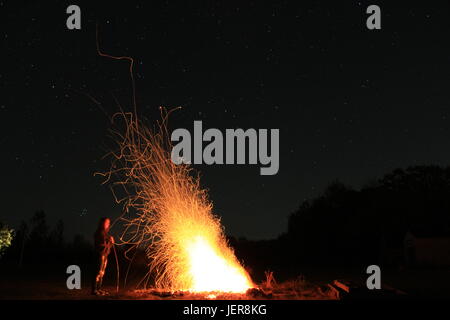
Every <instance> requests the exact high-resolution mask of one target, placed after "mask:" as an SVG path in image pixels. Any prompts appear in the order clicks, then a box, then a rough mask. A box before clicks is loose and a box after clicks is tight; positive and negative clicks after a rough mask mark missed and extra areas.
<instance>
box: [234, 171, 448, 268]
mask: <svg viewBox="0 0 450 320" xmlns="http://www.w3.org/2000/svg"><path fill="white" fill-rule="evenodd" d="M413 230H420V231H426V233H428V234H431V235H433V234H436V235H439V234H441V235H442V234H450V167H445V168H442V167H439V166H415V167H409V168H407V169H405V170H403V169H396V170H394V171H392V172H390V173H388V174H386V175H385V176H384V177H382V178H381V179H379V180H377V181H375V182H373V183H371V184H370V185H367V186H365V187H363V188H361V189H360V190H355V189H353V188H351V187H349V186H345V185H344V184H342V183H340V182H338V181H335V182H333V183H331V184H330V185H329V186H328V187H327V188H326V189H325V190H324V192H323V193H322V194H321V195H320V196H319V197H317V198H316V199H312V200H309V201H305V202H303V203H302V204H301V205H300V206H299V208H298V209H297V210H296V211H295V212H293V213H291V214H290V216H289V222H288V230H287V232H285V233H284V234H282V235H280V236H279V237H278V238H277V239H276V240H271V241H247V240H245V239H239V240H237V239H231V243H232V244H233V245H234V246H235V248H236V253H237V255H238V256H239V257H240V258H241V259H242V260H243V261H245V263H246V264H247V265H249V266H250V268H252V266H254V267H255V268H256V269H258V274H259V275H261V272H262V270H263V269H272V270H274V269H279V270H286V269H295V270H298V268H299V267H301V266H305V265H310V266H360V265H362V264H365V265H369V264H379V265H384V266H399V265H402V264H403V262H404V261H403V258H404V255H403V241H404V237H405V234H406V232H408V231H413Z"/></svg>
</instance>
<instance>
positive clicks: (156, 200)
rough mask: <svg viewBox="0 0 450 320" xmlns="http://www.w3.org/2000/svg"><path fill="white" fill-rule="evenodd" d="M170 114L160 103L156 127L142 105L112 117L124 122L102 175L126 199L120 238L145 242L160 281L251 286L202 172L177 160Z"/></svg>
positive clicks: (172, 287)
mask: <svg viewBox="0 0 450 320" xmlns="http://www.w3.org/2000/svg"><path fill="white" fill-rule="evenodd" d="M169 114H170V112H168V111H166V109H164V108H161V115H162V120H161V121H159V122H157V124H156V125H155V127H154V128H153V130H152V129H150V128H149V127H147V126H145V125H144V123H143V122H141V121H139V120H138V119H137V117H136V113H119V114H116V115H115V116H114V117H113V122H117V121H118V120H119V118H120V120H121V121H122V124H123V126H121V128H122V130H117V131H114V132H113V133H114V136H115V138H114V141H116V142H117V147H118V148H117V151H116V152H112V153H111V154H110V155H111V156H112V165H111V169H110V170H109V171H108V172H107V173H104V174H103V175H104V176H105V177H106V180H105V183H107V182H108V183H111V186H112V190H113V194H114V195H115V198H116V200H117V201H118V202H119V203H123V204H124V207H125V211H124V212H125V213H124V215H123V216H122V217H121V220H122V222H123V224H124V232H123V234H122V235H121V237H120V241H121V243H122V244H132V245H134V246H140V247H145V249H146V254H147V256H148V258H149V261H150V265H149V272H154V274H155V275H156V278H155V287H156V288H158V289H163V290H168V291H190V292H232V293H243V292H246V291H247V290H248V289H249V288H252V287H254V284H253V283H252V280H251V279H250V277H249V275H248V273H247V272H246V271H245V269H244V268H243V267H242V265H241V264H240V262H239V261H238V260H237V258H236V256H235V255H234V252H233V250H232V249H231V247H230V246H229V245H228V243H227V241H226V238H225V234H224V229H223V227H222V225H221V222H220V219H219V217H218V216H216V215H215V214H214V213H213V205H212V203H211V201H210V200H209V199H208V195H207V192H206V190H205V189H203V188H202V187H201V186H200V179H199V175H198V174H196V173H195V172H194V171H193V169H192V167H191V166H190V165H188V164H174V163H173V162H172V160H171V150H172V145H171V141H170V134H169V132H168V129H167V119H168V117H169ZM118 188H119V189H121V191H119V192H118ZM123 191H125V194H126V195H125V196H121V197H119V196H118V194H119V193H122V192H123Z"/></svg>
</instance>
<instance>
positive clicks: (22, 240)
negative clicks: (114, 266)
mask: <svg viewBox="0 0 450 320" xmlns="http://www.w3.org/2000/svg"><path fill="white" fill-rule="evenodd" d="M89 260H92V245H91V244H90V242H89V241H87V240H86V239H84V238H83V237H82V236H81V235H76V236H75V237H74V239H73V240H72V241H71V242H68V241H67V240H66V239H65V237H64V223H63V221H62V220H58V221H57V222H56V224H55V225H54V226H53V227H50V226H49V225H48V222H47V217H46V214H45V212H44V211H42V210H41V211H37V212H36V213H35V214H34V215H33V216H32V217H31V219H30V220H29V221H22V222H21V224H20V226H19V227H18V228H17V230H15V231H14V238H13V241H12V245H11V247H10V248H8V250H6V253H5V256H4V257H3V258H2V261H3V262H8V263H9V264H16V263H17V265H18V266H26V265H36V264H42V265H51V264H55V263H64V262H66V261H70V262H71V263H75V262H79V263H83V262H85V261H89Z"/></svg>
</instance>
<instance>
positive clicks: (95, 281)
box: [92, 255, 102, 294]
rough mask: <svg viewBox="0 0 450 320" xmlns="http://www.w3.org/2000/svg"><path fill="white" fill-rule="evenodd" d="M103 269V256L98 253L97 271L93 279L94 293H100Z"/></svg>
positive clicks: (96, 260)
mask: <svg viewBox="0 0 450 320" xmlns="http://www.w3.org/2000/svg"><path fill="white" fill-rule="evenodd" d="M101 271H102V256H101V255H97V257H96V259H95V273H94V277H93V279H92V294H98V293H99V292H98V290H99V287H100V282H101Z"/></svg>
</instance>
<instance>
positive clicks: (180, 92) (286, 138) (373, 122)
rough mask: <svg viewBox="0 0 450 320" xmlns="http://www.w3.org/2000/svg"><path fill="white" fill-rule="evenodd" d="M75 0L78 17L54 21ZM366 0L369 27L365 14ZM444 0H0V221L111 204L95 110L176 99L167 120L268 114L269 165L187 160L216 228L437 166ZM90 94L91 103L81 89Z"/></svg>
mask: <svg viewBox="0 0 450 320" xmlns="http://www.w3.org/2000/svg"><path fill="white" fill-rule="evenodd" d="M70 4H77V5H79V6H80V7H81V12H82V14H81V15H82V29H81V30H68V29H67V28H66V19H67V17H68V15H67V14H66V7H67V6H68V5H70ZM370 4H378V5H379V6H380V7H381V12H382V29H381V30H375V31H370V30H368V29H367V28H366V18H367V16H368V15H367V14H366V13H365V11H366V8H367V6H368V5H370ZM449 9H450V3H448V1H442V2H441V1H430V2H425V1H422V3H421V4H416V3H414V2H410V1H408V2H406V1H390V2H385V1H370V2H368V1H272V2H266V1H189V2H187V1H186V2H183V3H182V2H181V1H169V0H167V1H155V0H151V1H138V2H134V1H110V2H102V1H70V2H68V1H39V2H38V1H33V2H31V1H30V2H25V1H24V2H22V1H12V0H10V1H1V2H0V13H1V21H2V26H1V28H0V39H1V60H0V61H1V62H0V65H1V67H0V93H1V95H0V128H1V129H0V130H1V135H0V145H1V150H2V151H1V157H0V161H1V169H2V179H1V180H2V181H1V184H0V185H1V187H0V188H1V190H0V194H1V200H2V208H1V211H0V220H2V221H4V222H7V223H8V224H10V225H11V226H13V227H15V226H17V225H18V223H19V222H20V221H21V220H27V219H29V218H30V217H31V216H32V214H33V213H34V212H35V211H36V210H39V209H42V210H45V212H46V213H47V215H48V218H49V222H50V224H54V223H55V222H56V220H57V219H63V221H64V223H65V226H66V235H67V236H68V237H72V236H73V235H74V234H76V233H81V234H84V235H85V236H91V235H92V233H93V231H94V230H95V227H96V223H97V220H98V218H99V217H101V216H111V217H113V218H114V217H117V216H118V215H119V213H120V210H121V207H120V206H118V205H116V204H115V203H114V201H113V197H112V195H111V192H110V190H109V189H108V187H107V186H102V185H101V182H102V179H101V178H100V177H98V176H94V173H95V172H97V171H103V170H104V169H105V168H106V167H108V165H109V162H108V160H102V156H103V155H105V154H106V153H107V152H108V151H109V149H108V148H109V146H110V145H111V141H110V140H109V138H108V132H107V131H108V129H109V128H110V123H109V121H108V118H107V116H106V115H105V113H104V112H103V110H104V111H106V113H107V114H109V115H111V114H112V113H114V112H116V111H118V106H117V105H116V103H115V101H114V97H115V98H117V100H118V101H119V102H120V105H121V106H122V108H123V109H124V110H131V109H132V107H131V101H132V90H131V82H130V74H129V72H128V68H129V65H128V63H127V62H126V61H115V60H112V59H108V58H105V57H101V56H99V55H98V54H97V51H96V25H97V24H98V30H99V44H100V47H101V48H102V50H103V51H104V52H106V53H108V54H112V55H127V56H131V57H133V58H134V59H135V68H134V72H135V78H136V97H137V105H138V114H139V115H140V116H141V117H142V118H146V119H147V120H145V121H147V123H148V124H150V125H152V124H153V123H154V121H155V120H157V119H159V110H158V107H159V106H166V107H169V108H170V107H176V106H182V107H183V109H182V110H180V111H177V112H175V113H174V114H173V116H172V117H171V119H170V124H171V129H175V128H179V127H181V128H187V129H189V130H192V128H193V121H194V120H202V121H203V127H204V129H207V128H219V129H222V130H225V128H243V129H246V128H256V129H258V128H267V129H270V128H279V129H280V170H279V172H278V174H277V175H275V176H260V175H259V167H260V166H259V165H240V166H239V165H231V166H223V165H222V166H220V165H215V166H210V167H208V166H195V168H196V169H199V170H200V172H201V177H202V180H201V181H202V185H203V186H204V187H206V188H208V189H209V194H210V198H211V200H212V201H213V203H214V206H215V210H214V211H215V213H217V214H218V215H220V216H221V218H222V221H223V224H224V225H225V229H226V232H227V233H229V234H232V235H234V236H245V237H247V238H249V239H269V238H273V237H276V236H277V235H279V234H280V233H282V232H283V231H285V230H286V226H287V218H288V215H289V213H291V212H292V211H294V210H295V209H296V208H297V207H298V206H299V204H300V203H301V202H302V201H303V200H305V199H308V198H311V197H314V196H317V195H318V194H320V192H321V191H323V189H324V188H325V187H326V186H327V185H328V184H329V183H330V182H332V181H333V180H335V179H339V180H340V181H342V182H344V183H346V184H349V185H352V186H354V187H355V188H360V187H361V186H363V185H365V184H367V183H369V182H370V181H372V180H373V179H376V178H379V177H381V176H382V175H383V174H385V173H387V172H389V171H390V170H392V169H394V168H397V167H407V166H410V165H419V164H438V165H448V164H449V160H450V146H449V137H450V108H449V106H450V90H449V89H450V86H449V85H450V41H449V36H448V35H449V29H450V26H449V20H448V16H449V12H450V11H449ZM88 96H91V97H93V98H94V99H95V100H96V101H99V102H100V103H101V108H100V107H98V106H97V105H96V104H95V103H93V101H92V99H90V98H89V97H88Z"/></svg>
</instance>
